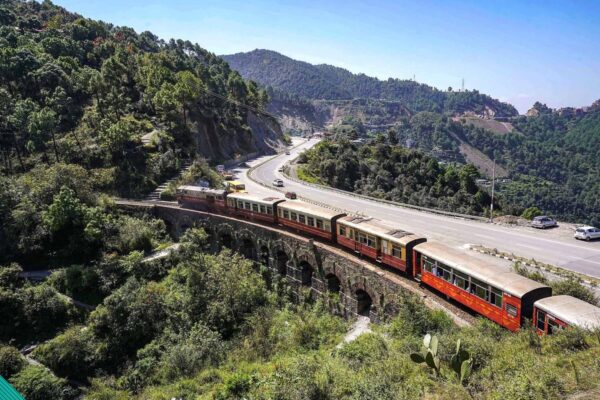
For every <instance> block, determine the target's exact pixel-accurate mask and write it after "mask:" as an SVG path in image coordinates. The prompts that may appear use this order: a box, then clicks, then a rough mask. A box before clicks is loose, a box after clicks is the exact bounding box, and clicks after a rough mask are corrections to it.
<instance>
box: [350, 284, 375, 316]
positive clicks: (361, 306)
mask: <svg viewBox="0 0 600 400" xmlns="http://www.w3.org/2000/svg"><path fill="white" fill-rule="evenodd" d="M354 296H355V297H356V313H357V314H358V315H362V316H365V317H369V316H370V315H371V309H372V308H373V299H372V298H371V295H369V293H367V292H366V291H365V290H363V289H358V290H356V292H354Z"/></svg>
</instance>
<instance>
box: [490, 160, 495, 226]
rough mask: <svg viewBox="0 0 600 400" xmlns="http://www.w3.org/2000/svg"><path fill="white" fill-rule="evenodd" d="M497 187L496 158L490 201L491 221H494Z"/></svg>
mask: <svg viewBox="0 0 600 400" xmlns="http://www.w3.org/2000/svg"><path fill="white" fill-rule="evenodd" d="M495 189H496V159H495V158H494V165H493V166H492V201H491V202H490V222H494V190H495Z"/></svg>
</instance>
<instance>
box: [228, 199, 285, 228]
mask: <svg viewBox="0 0 600 400" xmlns="http://www.w3.org/2000/svg"><path fill="white" fill-rule="evenodd" d="M283 201H285V200H284V199H279V198H277V197H264V198H263V197H257V196H253V195H251V194H248V193H230V194H229V195H228V196H227V207H228V208H229V212H230V213H231V214H233V215H237V216H239V217H242V218H247V219H249V220H252V221H266V222H271V223H273V224H274V223H277V204H279V203H281V202H283Z"/></svg>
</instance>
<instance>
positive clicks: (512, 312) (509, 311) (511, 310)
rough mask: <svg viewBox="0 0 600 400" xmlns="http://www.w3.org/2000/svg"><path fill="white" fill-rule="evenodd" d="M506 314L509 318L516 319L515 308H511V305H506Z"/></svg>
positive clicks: (516, 312)
mask: <svg viewBox="0 0 600 400" xmlns="http://www.w3.org/2000/svg"><path fill="white" fill-rule="evenodd" d="M506 313H507V314H508V315H510V316H511V317H516V316H517V314H518V311H517V307H515V306H513V305H512V304H507V305H506Z"/></svg>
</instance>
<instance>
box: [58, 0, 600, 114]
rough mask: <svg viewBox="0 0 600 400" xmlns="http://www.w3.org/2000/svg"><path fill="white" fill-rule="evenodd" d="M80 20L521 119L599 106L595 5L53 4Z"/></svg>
mask: <svg viewBox="0 0 600 400" xmlns="http://www.w3.org/2000/svg"><path fill="white" fill-rule="evenodd" d="M54 3H56V4H59V5H61V6H64V7H65V8H67V9H68V10H70V11H74V12H78V13H80V14H82V15H84V16H86V17H89V18H94V19H101V20H103V21H106V22H111V23H113V24H115V25H126V26H130V27H133V28H134V29H136V30H137V31H138V32H141V31H144V30H149V31H152V32H153V33H155V34H157V35H158V36H160V37H162V38H164V39H169V38H177V39H186V40H190V41H192V42H197V43H199V44H200V45H201V46H202V47H204V48H206V49H208V50H209V51H212V52H214V53H216V54H231V53H236V52H240V51H250V50H253V49H256V48H261V49H270V50H275V51H278V52H280V53H282V54H285V55H287V56H290V57H292V58H295V59H299V60H303V61H308V62H311V63H327V64H333V65H336V66H340V67H344V68H347V69H348V70H350V71H352V72H364V73H365V74H367V75H371V76H376V77H378V78H381V79H387V78H388V77H394V78H406V79H408V78H412V77H413V75H415V76H416V79H417V81H419V82H423V83H427V84H430V85H433V86H436V87H438V88H440V89H446V88H447V87H448V86H452V87H454V88H460V85H461V79H462V78H464V79H465V87H466V88H467V89H478V90H480V91H481V92H484V93H488V94H490V95H492V96H493V97H496V98H499V99H501V100H504V101H508V102H510V103H512V104H514V105H515V106H516V107H517V108H518V109H519V111H521V112H525V111H526V110H527V109H528V108H529V107H530V106H531V105H532V104H533V103H534V102H535V101H536V100H539V101H542V102H544V103H547V104H548V106H550V107H564V106H586V105H589V104H591V103H592V102H593V101H595V100H597V99H599V98H600V1H598V0H588V1H586V0H564V1H558V0H556V1H555V0H543V1H527V0H515V1H513V0H504V1H501V0H474V1H471V0H464V1H455V0H447V1H444V0H438V1H433V0H420V1H405V0H396V1H394V0H381V1H379V0H373V1H354V0H331V1H326V0H321V1H313V0H308V1H302V2H299V1H298V2H294V1H287V0H279V1H274V0H221V1H219V0H215V1H208V0H170V1H159V0H55V1H54Z"/></svg>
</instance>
